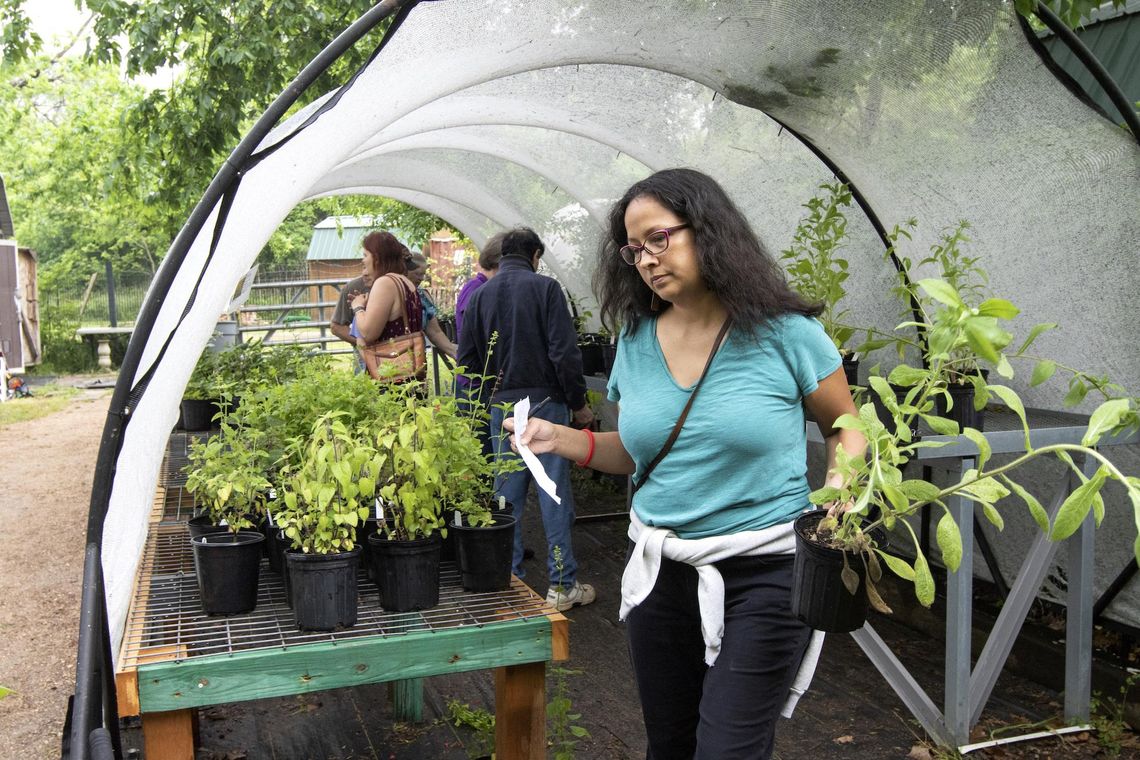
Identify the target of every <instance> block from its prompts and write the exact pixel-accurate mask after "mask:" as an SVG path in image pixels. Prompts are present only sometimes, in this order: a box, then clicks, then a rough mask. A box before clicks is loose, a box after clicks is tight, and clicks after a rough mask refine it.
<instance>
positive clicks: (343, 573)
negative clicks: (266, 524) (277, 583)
mask: <svg viewBox="0 0 1140 760" xmlns="http://www.w3.org/2000/svg"><path fill="white" fill-rule="evenodd" d="M285 561H286V563H287V565H288V574H289V590H290V594H291V595H292V599H293V619H294V620H295V621H296V623H297V627H298V628H300V629H301V630H303V631H334V630H336V629H338V628H349V627H351V626H353V625H356V609H357V591H356V568H357V565H359V563H360V547H355V548H354V549H353V550H352V551H348V552H338V553H336V554H305V553H304V552H296V551H292V550H290V551H287V552H285Z"/></svg>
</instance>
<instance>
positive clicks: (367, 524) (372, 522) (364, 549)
mask: <svg viewBox="0 0 1140 760" xmlns="http://www.w3.org/2000/svg"><path fill="white" fill-rule="evenodd" d="M379 529H380V521H379V520H377V519H376V518H375V517H369V518H368V519H367V520H365V521H364V523H363V524H362V525H358V526H357V527H356V545H357V546H359V547H360V551H361V555H360V561H361V562H362V563H363V564H364V572H366V573H367V574H368V580H370V581H372V582H373V583H379V582H380V581H379V577H378V575H377V572H376V557H375V555H374V554H373V552H372V545H371V544H370V543H369V542H368V537H369V536H371V535H373V534H375V533H376V531H378V530H379Z"/></svg>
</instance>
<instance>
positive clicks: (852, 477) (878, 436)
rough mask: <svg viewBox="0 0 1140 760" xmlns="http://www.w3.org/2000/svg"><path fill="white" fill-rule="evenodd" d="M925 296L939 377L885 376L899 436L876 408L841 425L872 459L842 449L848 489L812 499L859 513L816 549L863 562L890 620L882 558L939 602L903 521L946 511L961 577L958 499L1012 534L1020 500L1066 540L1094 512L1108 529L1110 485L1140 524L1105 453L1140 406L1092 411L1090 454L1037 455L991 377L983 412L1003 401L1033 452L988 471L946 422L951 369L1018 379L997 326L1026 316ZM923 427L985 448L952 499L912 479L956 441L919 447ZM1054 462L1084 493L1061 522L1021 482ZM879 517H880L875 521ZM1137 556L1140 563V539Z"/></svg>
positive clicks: (866, 407)
mask: <svg viewBox="0 0 1140 760" xmlns="http://www.w3.org/2000/svg"><path fill="white" fill-rule="evenodd" d="M952 237H953V236H952ZM944 239H946V238H944ZM916 287H917V288H919V289H921V291H922V292H923V293H924V295H925V296H926V297H928V298H929V299H930V301H929V302H928V304H929V305H931V306H930V308H931V310H929V311H928V317H929V319H930V324H931V327H930V328H929V333H928V337H929V354H928V362H929V366H928V367H925V368H919V367H912V366H909V365H907V364H900V365H899V366H897V367H895V368H894V369H893V370H892V371H891V373H890V375H889V376H888V377H887V378H882V377H880V376H875V375H873V376H872V377H871V378H870V384H871V387H872V390H873V392H875V393H876V394H878V396H879V398H880V399H881V401H882V404H883V405H884V406H885V407H886V408H887V410H888V411H889V413H890V417H891V425H890V427H892V428H893V430H892V429H889V428H888V427H887V426H884V424H883V423H882V422H881V421H880V420H879V417H878V415H877V414H876V412H875V409H874V406H873V404H871V403H865V404H863V405H862V406H861V407H860V408H859V411H858V414H857V415H843V416H842V417H840V418H839V419H838V420H837V421H836V423H835V424H836V426H837V427H839V428H844V429H851V430H858V431H859V432H860V433H862V434H863V435H864V436H865V437H866V439H867V454H866V456H865V457H852V456H849V455H848V454H847V453H846V452H845V451H843V448H842V446H840V447H839V450H838V451H837V464H836V471H837V472H839V473H841V474H842V477H843V482H844V484H845V485H844V486H843V487H842V488H834V487H826V488H822V489H819V490H817V491H815V492H813V493H812V495H811V500H812V502H813V503H815V504H817V505H824V504H830V503H835V502H837V503H839V504H847V503H850V504H851V505H852V506H851V508H850V509H849V510H848V511H846V512H844V513H843V514H842V515H841V516H840V517H839V518H838V519H836V518H832V517H829V518H826V519H824V520H823V521H821V523H820V525H819V535H818V536H817V538H818V539H820V540H823V541H825V542H826V543H828V544H829V545H831V546H834V547H836V548H843V549H846V550H848V551H849V552H851V553H853V554H854V555H858V556H859V557H860V559H861V561H862V562H863V563H864V564H865V565H866V568H867V571H868V572H867V576H868V582H867V583H866V584H864V586H865V589H866V593H867V595H868V599H869V601H870V602H871V604H872V605H873V606H874V607H876V608H877V609H880V610H882V611H889V609H888V608H887V607H886V605H885V604H884V603H883V602H882V599H881V598H880V596H879V594H878V592H877V591H876V589H875V583H877V582H878V581H879V579H880V578H881V575H882V570H881V567H880V564H879V560H880V559H881V560H883V562H885V563H886V565H887V566H888V567H889V568H890V569H891V570H892V571H893V572H894V573H895V574H896V575H898V576H900V577H901V578H903V579H905V580H907V581H910V582H913V583H914V586H915V593H916V596H917V597H918V600H919V602H921V603H922V604H924V605H929V604H931V602H933V600H934V580H933V577H932V575H931V573H930V569H929V566H928V563H927V560H926V558H925V556H924V555H923V553H922V550H921V546H920V544H919V541H918V539H917V537H916V536H915V534H914V530H913V529H912V528H911V526H910V524H909V523H907V522H906V521H905V520H902V519H901V518H903V517H906V516H908V515H912V514H915V513H916V512H917V511H918V510H919V509H921V508H922V507H923V506H925V505H928V504H930V505H935V506H937V507H941V509H942V511H943V514H942V517H941V518H940V519H939V521H938V526H937V531H936V536H937V542H938V547H939V550H940V551H941V554H942V561H943V563H944V564H945V566H946V567H947V568H948V569H949V570H951V571H956V570H957V569H958V565H959V563H960V561H961V556H962V541H961V532H960V530H961V526H959V525H958V524H957V523H956V522H955V521H954V518H953V516H952V514H951V512H950V510H949V508H948V506H947V504H946V501H947V500H948V499H949V498H950V497H952V496H960V497H964V498H966V499H968V500H970V501H973V502H975V503H976V504H979V505H981V507H982V511H983V514H984V515H985V516H986V518H987V519H988V520H989V521H990V522H991V523H993V524H994V525H995V526H996V527H998V528H999V529H1001V528H1002V527H1003V525H1004V521H1003V519H1002V516H1001V513H1000V512H999V511H998V509H997V507H996V504H997V502H999V501H1000V500H1001V499H1003V498H1005V497H1007V496H1011V495H1015V496H1017V497H1018V498H1019V499H1021V500H1022V501H1023V502H1024V503H1025V505H1026V507H1027V508H1028V510H1029V512H1030V514H1031V515H1032V516H1033V519H1034V520H1035V521H1036V523H1037V524H1038V526H1039V527H1040V528H1041V530H1043V531H1046V532H1047V533H1048V534H1049V536H1050V538H1052V539H1054V540H1061V539H1064V538H1067V537H1068V536H1070V535H1072V534H1073V533H1074V532H1075V531H1076V530H1077V528H1078V527H1079V526H1080V524H1081V523H1082V522H1083V521H1084V519H1085V517H1086V516H1087V515H1088V513H1089V511H1090V510H1091V511H1092V512H1093V514H1094V516H1095V520H1096V523H1097V525H1099V524H1100V521H1101V520H1102V518H1103V516H1104V501H1103V498H1102V496H1101V493H1100V492H1101V489H1102V488H1103V486H1104V484H1105V483H1106V482H1108V481H1116V482H1118V483H1120V484H1121V485H1123V486H1124V488H1125V490H1126V492H1127V494H1128V497H1129V499H1130V500H1131V502H1132V506H1133V508H1134V510H1135V512H1136V517H1137V521H1138V524H1140V478H1136V477H1131V476H1127V475H1125V474H1124V473H1123V472H1121V471H1120V470H1119V469H1118V468H1117V467H1116V466H1115V465H1114V464H1113V463H1112V462H1111V461H1109V460H1108V459H1107V458H1106V457H1105V456H1104V455H1103V454H1101V453H1100V452H1099V451H1097V450H1096V449H1095V446H1096V445H1097V443H1098V441H1100V440H1101V439H1102V438H1103V437H1104V436H1106V435H1113V434H1117V433H1121V432H1123V431H1125V430H1129V429H1134V428H1136V427H1137V426H1140V418H1138V412H1137V410H1138V408H1140V404H1138V402H1137V400H1136V399H1135V398H1127V397H1122V398H1111V399H1108V400H1106V401H1105V402H1104V403H1103V404H1101V405H1100V407H1098V408H1097V410H1096V411H1094V412H1093V414H1092V416H1091V418H1090V420H1089V425H1088V429H1087V431H1086V434H1085V435H1084V437H1083V439H1082V441H1081V443H1080V444H1067V443H1066V444H1052V445H1048V446H1042V447H1040V448H1034V447H1033V446H1032V444H1031V440H1030V436H1029V426H1028V423H1027V421H1026V417H1025V409H1024V405H1023V404H1022V402H1021V399H1020V398H1019V397H1018V395H1017V394H1016V393H1015V392H1014V391H1013V390H1012V389H1011V388H1009V387H1006V386H1003V385H994V384H984V383H982V384H981V385H979V384H978V381H979V380H980V378H978V379H973V378H971V382H974V383H975V387H976V388H977V389H978V390H980V391H981V393H980V396H981V398H982V399H983V400H982V402H981V403H985V399H987V398H989V397H991V396H993V397H997V398H998V399H999V400H1000V401H1001V402H1002V403H1003V404H1005V406H1007V407H1008V408H1009V409H1010V410H1012V411H1013V412H1014V413H1016V414H1017V416H1018V418H1019V419H1020V421H1021V425H1022V428H1023V431H1024V436H1025V448H1026V452H1025V453H1024V454H1022V455H1020V456H1018V457H1016V458H1014V459H1013V460H1012V461H1010V462H1007V463H1005V464H1002V465H1000V466H995V467H989V465H990V458H991V450H990V445H989V442H988V441H987V440H986V438H985V437H984V436H983V435H982V434H981V433H980V432H978V431H977V430H974V429H973V428H969V427H967V428H965V429H962V430H961V431H959V429H958V425H957V423H955V422H952V421H950V420H947V419H943V418H941V417H938V416H937V415H935V414H934V413H933V406H934V404H933V397H934V395H935V394H938V393H944V392H945V386H946V382H947V377H948V376H950V373H951V371H952V370H951V368H953V369H954V370H956V369H957V368H959V367H960V366H961V365H960V364H958V363H959V362H964V361H966V359H964V358H962V355H961V354H960V353H958V351H959V350H965V349H963V348H962V347H966V348H967V349H968V350H969V351H970V352H971V353H972V354H974V355H976V356H979V357H982V358H984V359H986V360H987V361H990V362H992V363H993V364H994V365H995V366H996V367H997V369H998V372H999V374H1001V375H1002V376H1003V377H1013V368H1012V366H1011V364H1010V362H1009V361H1008V357H1007V356H1006V355H1005V353H1004V349H1005V348H1006V347H1007V346H1008V345H1010V343H1011V338H1012V336H1011V335H1010V334H1009V333H1008V332H1006V331H1005V330H1004V329H1002V328H1000V327H998V320H1006V319H1011V318H1013V317H1014V316H1015V315H1016V314H1017V313H1018V310H1017V308H1016V307H1015V306H1014V305H1013V304H1011V303H1010V302H1008V301H1005V300H1003V299H994V298H988V299H986V300H985V301H983V302H982V303H981V304H977V305H971V304H970V303H968V302H967V301H966V299H965V297H964V296H963V295H962V293H960V292H959V291H958V289H957V288H955V287H954V286H953V285H951V284H950V283H949V282H947V281H946V280H943V279H937V278H931V279H924V280H920V281H919V282H918V283H916ZM1039 327H1040V326H1039ZM1036 334H1040V329H1039V328H1034V332H1033V333H1031V335H1030V337H1029V339H1027V340H1026V342H1025V343H1024V344H1022V348H1023V349H1024V348H1025V347H1026V346H1027V345H1028V344H1029V343H1031V342H1032V340H1033V338H1034V337H1035V335H1036ZM891 384H894V385H895V386H901V387H904V388H906V389H907V390H906V393H905V397H904V398H903V399H902V400H901V401H898V400H896V396H895V391H894V389H893V388H892V387H891ZM916 417H917V418H920V419H921V420H922V421H923V422H925V423H926V425H927V426H929V427H930V428H931V429H932V430H933V431H934V432H935V433H937V434H941V435H957V434H959V433H960V434H961V435H963V436H964V437H966V438H967V439H968V440H969V441H971V442H972V443H973V444H974V445H975V446H976V447H977V449H978V456H977V467H976V468H974V469H971V470H969V471H967V472H966V473H965V474H964V475H963V477H962V478H961V479H960V480H959V481H958V482H956V483H953V484H951V485H949V486H946V487H941V488H940V487H939V486H936V485H934V484H931V483H928V482H926V481H924V480H917V479H905V478H904V477H903V466H904V465H905V464H906V463H907V462H908V461H909V460H910V459H912V458H913V457H914V456H915V454H916V453H917V451H918V450H919V449H922V448H931V447H939V446H943V445H945V442H939V441H935V440H922V439H916V438H915V437H914V436H913V435H912V433H911V429H912V425H913V423H914V421H915V418H916ZM1077 454H1080V455H1084V456H1086V457H1091V458H1092V459H1095V460H1096V461H1097V462H1098V463H1099V465H1100V466H1099V467H1098V469H1097V470H1096V472H1095V473H1094V475H1093V476H1092V477H1091V478H1090V477H1087V476H1086V475H1085V474H1084V473H1083V472H1082V471H1081V469H1080V468H1079V467H1077V466H1076V464H1075V463H1074V461H1073V456H1074V455H1077ZM1046 455H1048V456H1053V457H1055V458H1056V459H1058V460H1060V461H1061V462H1063V463H1064V464H1065V465H1066V466H1068V467H1069V468H1071V469H1072V470H1073V471H1074V472H1075V473H1076V475H1077V477H1078V478H1080V481H1081V485H1080V486H1079V487H1078V488H1076V489H1075V490H1074V491H1073V492H1072V493H1071V494H1070V495H1069V496H1068V498H1067V499H1066V500H1065V501H1064V502H1063V504H1062V505H1061V508H1060V510H1059V511H1058V513H1057V515H1056V517H1055V518H1054V520H1053V521H1052V523H1050V520H1049V517H1048V515H1047V514H1046V512H1045V510H1044V508H1043V507H1042V506H1041V504H1040V503H1039V502H1038V501H1037V499H1036V498H1035V497H1033V496H1032V495H1031V494H1030V493H1029V491H1028V490H1026V489H1025V488H1024V487H1023V486H1021V485H1020V484H1018V483H1017V482H1016V481H1015V480H1013V478H1012V475H1013V474H1014V473H1015V472H1016V470H1017V469H1018V468H1020V467H1022V466H1023V465H1025V464H1027V463H1028V462H1030V461H1032V460H1034V459H1038V458H1040V457H1043V456H1046ZM873 514H877V515H878V516H877V517H873V518H872V517H871V515H873ZM879 526H883V527H885V528H886V529H888V530H893V529H895V528H897V527H901V528H902V529H904V530H905V531H906V532H907V533H909V535H910V538H911V540H912V542H913V545H914V551H915V560H914V562H913V563H908V562H906V561H904V560H901V559H899V558H897V557H893V556H891V555H888V554H886V553H884V552H883V551H882V550H881V549H880V548H879V547H878V546H877V545H876V541H875V539H874V537H873V533H872V531H873V530H874V529H875V528H878V527H879ZM968 528H969V526H967V529H968ZM1134 548H1135V553H1136V555H1137V557H1140V536H1138V537H1137V539H1136V542H1135V546H1134ZM845 562H846V558H845ZM844 580H845V583H846V584H847V586H848V590H850V591H851V593H856V591H857V589H858V584H859V581H858V576H857V574H856V573H855V572H854V571H853V570H851V568H850V567H845V570H844Z"/></svg>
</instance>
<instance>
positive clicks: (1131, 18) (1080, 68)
mask: <svg viewBox="0 0 1140 760" xmlns="http://www.w3.org/2000/svg"><path fill="white" fill-rule="evenodd" d="M1075 31H1076V34H1077V36H1078V37H1080V39H1081V42H1083V43H1084V44H1085V47H1087V48H1088V49H1089V50H1091V51H1092V54H1093V55H1094V56H1096V58H1097V60H1099V61H1100V63H1101V65H1102V66H1104V68H1105V69H1106V70H1107V71H1108V73H1109V74H1111V75H1112V78H1113V79H1115V80H1116V83H1117V84H1118V85H1119V86H1120V89H1121V90H1122V91H1123V92H1124V96H1125V97H1126V98H1128V102H1130V103H1135V102H1136V101H1138V100H1140V0H1129V1H1128V2H1127V3H1125V4H1124V7H1122V8H1119V9H1116V8H1113V7H1112V4H1111V3H1106V4H1104V5H1102V6H1101V7H1100V8H1099V9H1097V10H1096V11H1094V12H1093V14H1092V16H1091V18H1090V19H1089V21H1088V22H1086V24H1085V25H1084V26H1083V27H1080V28H1078V29H1076V30H1075ZM1038 36H1039V37H1040V38H1041V42H1042V44H1043V45H1045V47H1046V48H1047V49H1048V51H1049V53H1050V55H1052V56H1053V60H1055V61H1056V62H1057V64H1058V65H1059V66H1060V67H1061V68H1063V69H1064V70H1065V71H1066V72H1068V74H1069V76H1071V77H1072V78H1073V79H1075V80H1076V82H1077V84H1079V85H1080V86H1081V88H1082V89H1083V90H1084V91H1085V92H1087V93H1088V94H1089V97H1090V98H1092V100H1093V101H1094V102H1095V103H1096V104H1097V105H1099V106H1100V107H1101V108H1103V109H1104V111H1105V113H1107V114H1108V117H1109V118H1110V119H1112V121H1114V122H1117V123H1119V122H1121V121H1122V119H1121V117H1120V114H1119V112H1118V111H1117V110H1116V106H1114V105H1113V104H1112V101H1110V100H1109V99H1108V96H1107V95H1105V93H1104V91H1103V90H1102V89H1101V88H1100V85H1098V84H1097V83H1096V80H1095V79H1093V77H1092V74H1090V73H1089V72H1088V70H1087V69H1086V68H1085V67H1084V64H1082V63H1081V62H1080V61H1078V60H1077V58H1076V56H1074V55H1073V54H1072V52H1070V51H1069V48H1068V47H1067V46H1066V45H1065V43H1064V42H1062V41H1061V40H1059V39H1057V37H1055V36H1054V35H1053V33H1052V32H1050V31H1048V30H1046V31H1044V32H1041V33H1039V35H1038Z"/></svg>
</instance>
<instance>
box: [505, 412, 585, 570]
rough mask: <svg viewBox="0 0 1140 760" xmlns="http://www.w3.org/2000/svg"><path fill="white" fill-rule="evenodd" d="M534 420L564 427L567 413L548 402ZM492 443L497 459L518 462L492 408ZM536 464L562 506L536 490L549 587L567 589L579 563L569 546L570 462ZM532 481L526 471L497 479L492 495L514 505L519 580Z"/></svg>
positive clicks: (544, 457)
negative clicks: (555, 488) (556, 554)
mask: <svg viewBox="0 0 1140 760" xmlns="http://www.w3.org/2000/svg"><path fill="white" fill-rule="evenodd" d="M535 416H536V417H540V418H542V419H544V420H549V421H551V422H553V423H555V424H557V425H565V424H567V423H569V421H570V410H569V409H568V408H567V407H566V404H560V403H556V402H553V401H551V402H549V403H548V404H547V405H546V406H545V407H543V408H542V409H541V410H539V412H538V414H537V415H535ZM491 439H492V445H493V446H494V447H495V455H496V456H497V457H507V458H515V459H517V458H518V454H516V453H515V452H513V451H512V450H511V442H510V439H509V436H508V435H507V434H506V433H505V431H504V430H503V410H502V409H499V408H498V407H492V408H491ZM538 461H540V462H542V466H543V467H544V468H545V469H546V474H547V475H549V476H550V479H551V480H553V481H554V482H555V484H556V485H557V486H558V496H559V497H560V498H561V499H562V503H561V504H557V503H555V501H554V499H552V498H550V496H549V495H547V493H546V491H543V490H542V489H541V488H538V506H539V508H540V509H541V510H542V527H543V530H544V531H545V532H546V546H547V552H546V569H547V572H548V573H549V574H550V585H552V586H555V585H562V586H563V587H570V586H572V585H574V582H575V580H576V579H577V577H578V563H577V561H575V559H574V549H573V547H572V546H571V544H570V526H572V525H573V524H574V494H573V493H571V492H570V460H568V459H563V458H562V457H560V456H558V455H556V454H539V455H538ZM533 481H534V478H533V477H532V476H531V474H530V470H527V469H525V468H524V469H522V470H519V471H518V472H512V473H508V474H507V475H500V476H499V477H498V478H496V480H495V494H496V495H497V496H503V497H506V500H507V501H509V502H510V503H511V504H513V505H514V515H515V556H514V568H513V572H514V574H515V575H517V576H518V577H519V578H522V577H523V569H522V561H523V539H522V530H523V529H522V522H523V511H524V510H525V508H526V496H527V491H529V490H530V484H531V482H533ZM556 546H557V547H560V552H561V555H562V557H561V562H560V563H559V562H555V559H554V548H555V547H556ZM559 565H561V567H559Z"/></svg>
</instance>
